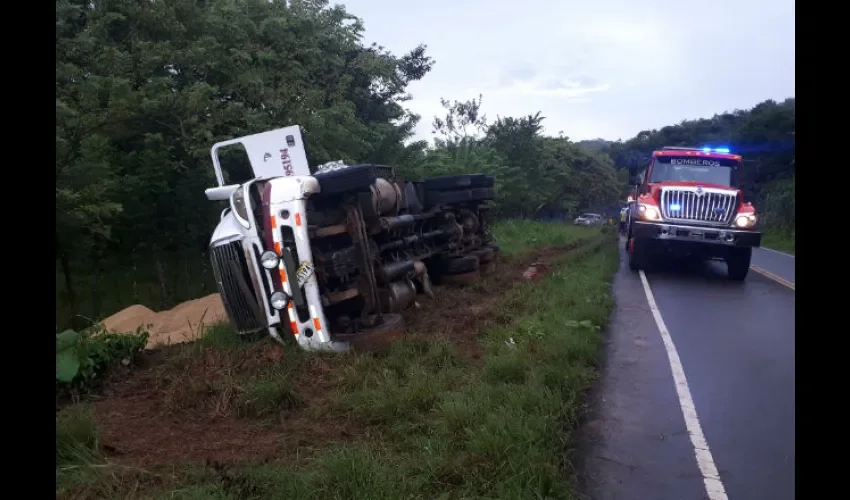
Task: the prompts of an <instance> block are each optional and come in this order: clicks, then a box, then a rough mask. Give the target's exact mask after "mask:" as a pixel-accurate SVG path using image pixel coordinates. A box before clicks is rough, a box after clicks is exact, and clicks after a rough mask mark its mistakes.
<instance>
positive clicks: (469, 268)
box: [444, 255, 479, 274]
mask: <svg viewBox="0 0 850 500" xmlns="http://www.w3.org/2000/svg"><path fill="white" fill-rule="evenodd" d="M478 267H479V262H478V257H477V256H475V255H467V256H464V257H457V258H455V259H451V260H447V261H446V263H445V267H444V270H445V274H463V273H473V272H476V271H478Z"/></svg>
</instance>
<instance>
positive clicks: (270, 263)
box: [260, 250, 280, 271]
mask: <svg viewBox="0 0 850 500" xmlns="http://www.w3.org/2000/svg"><path fill="white" fill-rule="evenodd" d="M260 264H261V265H262V266H263V267H264V268H266V269H268V270H269V271H271V270H272V269H277V267H278V265H280V257H278V255H277V254H276V253H274V252H273V251H271V250H266V251H265V252H263V255H261V256H260Z"/></svg>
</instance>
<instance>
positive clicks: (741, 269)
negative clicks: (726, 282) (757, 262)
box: [726, 248, 753, 281]
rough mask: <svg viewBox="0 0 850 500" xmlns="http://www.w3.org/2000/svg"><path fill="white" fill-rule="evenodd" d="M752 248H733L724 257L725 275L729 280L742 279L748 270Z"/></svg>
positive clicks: (745, 276) (745, 277)
mask: <svg viewBox="0 0 850 500" xmlns="http://www.w3.org/2000/svg"><path fill="white" fill-rule="evenodd" d="M752 258H753V249H752V248H733V249H732V251H731V253H730V254H729V255H728V256H727V257H726V275H727V276H728V277H729V279H730V280H731V281H744V280H745V279H747V273H749V271H750V261H751V260H752Z"/></svg>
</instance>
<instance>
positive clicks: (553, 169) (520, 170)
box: [56, 0, 623, 328]
mask: <svg viewBox="0 0 850 500" xmlns="http://www.w3.org/2000/svg"><path fill="white" fill-rule="evenodd" d="M362 33H363V24H362V22H361V21H360V20H359V19H357V18H355V17H353V16H352V15H350V14H348V13H347V12H346V11H345V9H344V7H341V6H334V7H330V6H329V3H328V2H327V1H326V0H292V1H290V2H282V1H265V0H247V1H242V2H229V1H222V0H220V1H199V0H164V1H157V2H144V1H143V2H140V1H137V0H107V1H105V2H95V3H92V2H84V1H81V0H59V1H57V2H56V176H57V178H56V242H57V243H56V260H57V289H58V290H59V292H58V297H57V298H58V302H59V304H60V306H59V307H58V308H57V318H56V320H57V328H59V327H62V328H65V327H67V326H75V327H78V328H79V327H82V326H85V322H84V320H83V319H82V318H81V317H80V315H83V316H86V317H89V318H93V319H97V318H98V317H101V316H103V315H105V314H109V313H112V312H115V311H117V310H118V309H120V308H122V307H125V306H127V305H130V304H132V303H144V304H147V305H149V306H150V307H153V308H162V307H168V306H171V305H174V304H175V303H177V302H179V301H181V300H185V299H188V298H194V297H197V296H199V295H202V294H205V293H211V292H212V291H213V287H212V286H211V285H212V283H211V279H210V273H209V270H208V269H207V268H206V257H205V255H204V251H205V248H206V245H207V242H208V238H209V234H210V232H211V230H212V229H213V228H214V225H215V223H216V220H217V217H218V213H219V212H220V210H221V208H222V207H221V206H220V205H218V204H215V203H211V202H209V201H207V200H206V199H205V197H204V194H203V191H204V188H206V187H209V186H211V185H214V177H213V171H212V168H211V165H210V163H209V160H208V154H209V148H210V146H211V145H212V144H213V143H214V142H216V141H219V140H223V139H227V138H231V137H234V136H240V135H245V134H249V133H255V132H260V131H264V130H269V129H273V128H277V127H282V126H287V125H292V124H299V125H301V126H302V129H303V133H304V137H305V141H306V143H307V148H308V151H307V153H308V157H309V160H310V162H311V164H312V165H317V164H320V163H323V162H326V161H330V160H338V159H342V160H346V161H358V162H374V163H383V164H390V165H395V166H397V167H398V168H399V169H400V171H401V172H402V173H404V174H405V175H406V176H408V177H411V176H415V177H421V176H426V175H439V174H445V173H453V172H469V171H475V172H487V173H494V174H497V175H498V176H499V186H498V189H499V193H500V194H499V200H498V202H499V209H498V210H499V213H501V214H509V215H511V216H530V215H533V214H535V213H536V212H537V211H538V210H540V209H544V208H547V207H554V208H556V209H558V210H563V209H567V210H569V209H575V208H577V207H578V208H584V207H589V206H592V205H595V204H598V203H610V202H612V201H614V200H616V199H617V198H618V197H619V196H620V195H621V194H622V191H623V189H622V186H617V185H615V183H614V180H615V173H614V169H613V168H612V164H611V161H610V160H609V159H608V158H607V157H605V156H604V155H595V154H587V153H584V152H583V151H582V150H580V149H579V148H577V147H576V146H575V145H574V144H572V143H570V142H569V141H568V140H566V139H554V138H547V137H543V136H542V135H541V133H540V132H541V123H542V120H543V118H542V117H541V116H540V114H539V113H538V114H537V115H533V116H528V117H524V118H518V119H516V118H503V119H499V120H496V122H494V123H492V124H488V123H486V121H485V120H484V117H483V116H481V115H479V113H478V110H479V107H480V99H479V100H472V101H468V102H465V103H454V104H450V103H448V102H446V103H445V104H446V107H447V108H448V109H447V113H448V118H447V119H441V120H438V121H437V122H436V123H435V128H436V131H437V132H438V140H437V141H436V145H435V146H434V147H428V145H427V144H426V143H425V142H423V141H418V142H417V141H411V139H412V130H413V127H414V126H415V124H416V122H417V120H418V119H419V117H418V116H415V115H412V114H410V113H409V112H407V111H406V110H405V109H404V107H403V104H404V101H405V100H407V99H409V98H410V96H409V95H408V94H407V92H406V88H407V85H408V84H409V83H410V82H412V81H415V80H418V79H421V78H422V77H424V76H425V75H426V74H427V72H428V71H429V70H430V68H431V67H432V65H433V64H434V62H433V61H432V60H431V59H430V58H429V57H428V56H427V55H426V54H425V47H424V46H419V47H415V48H413V49H412V50H411V51H410V52H408V53H407V54H404V55H402V56H396V55H394V54H392V53H390V52H388V51H387V50H385V49H384V48H383V47H380V46H376V45H372V46H364V45H363V44H362V43H361V36H362ZM72 318H73V319H76V320H78V321H72Z"/></svg>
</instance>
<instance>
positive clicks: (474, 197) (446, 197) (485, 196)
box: [425, 188, 495, 208]
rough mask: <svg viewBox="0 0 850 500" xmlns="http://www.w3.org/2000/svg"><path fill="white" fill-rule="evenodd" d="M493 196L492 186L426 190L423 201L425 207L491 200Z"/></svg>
mask: <svg viewBox="0 0 850 500" xmlns="http://www.w3.org/2000/svg"><path fill="white" fill-rule="evenodd" d="M493 198H495V193H494V192H493V188H476V189H460V190H454V191H426V194H425V203H426V207H427V208H431V207H435V206H437V205H453V204H455V203H465V202H471V201H484V200H492V199H493Z"/></svg>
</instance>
